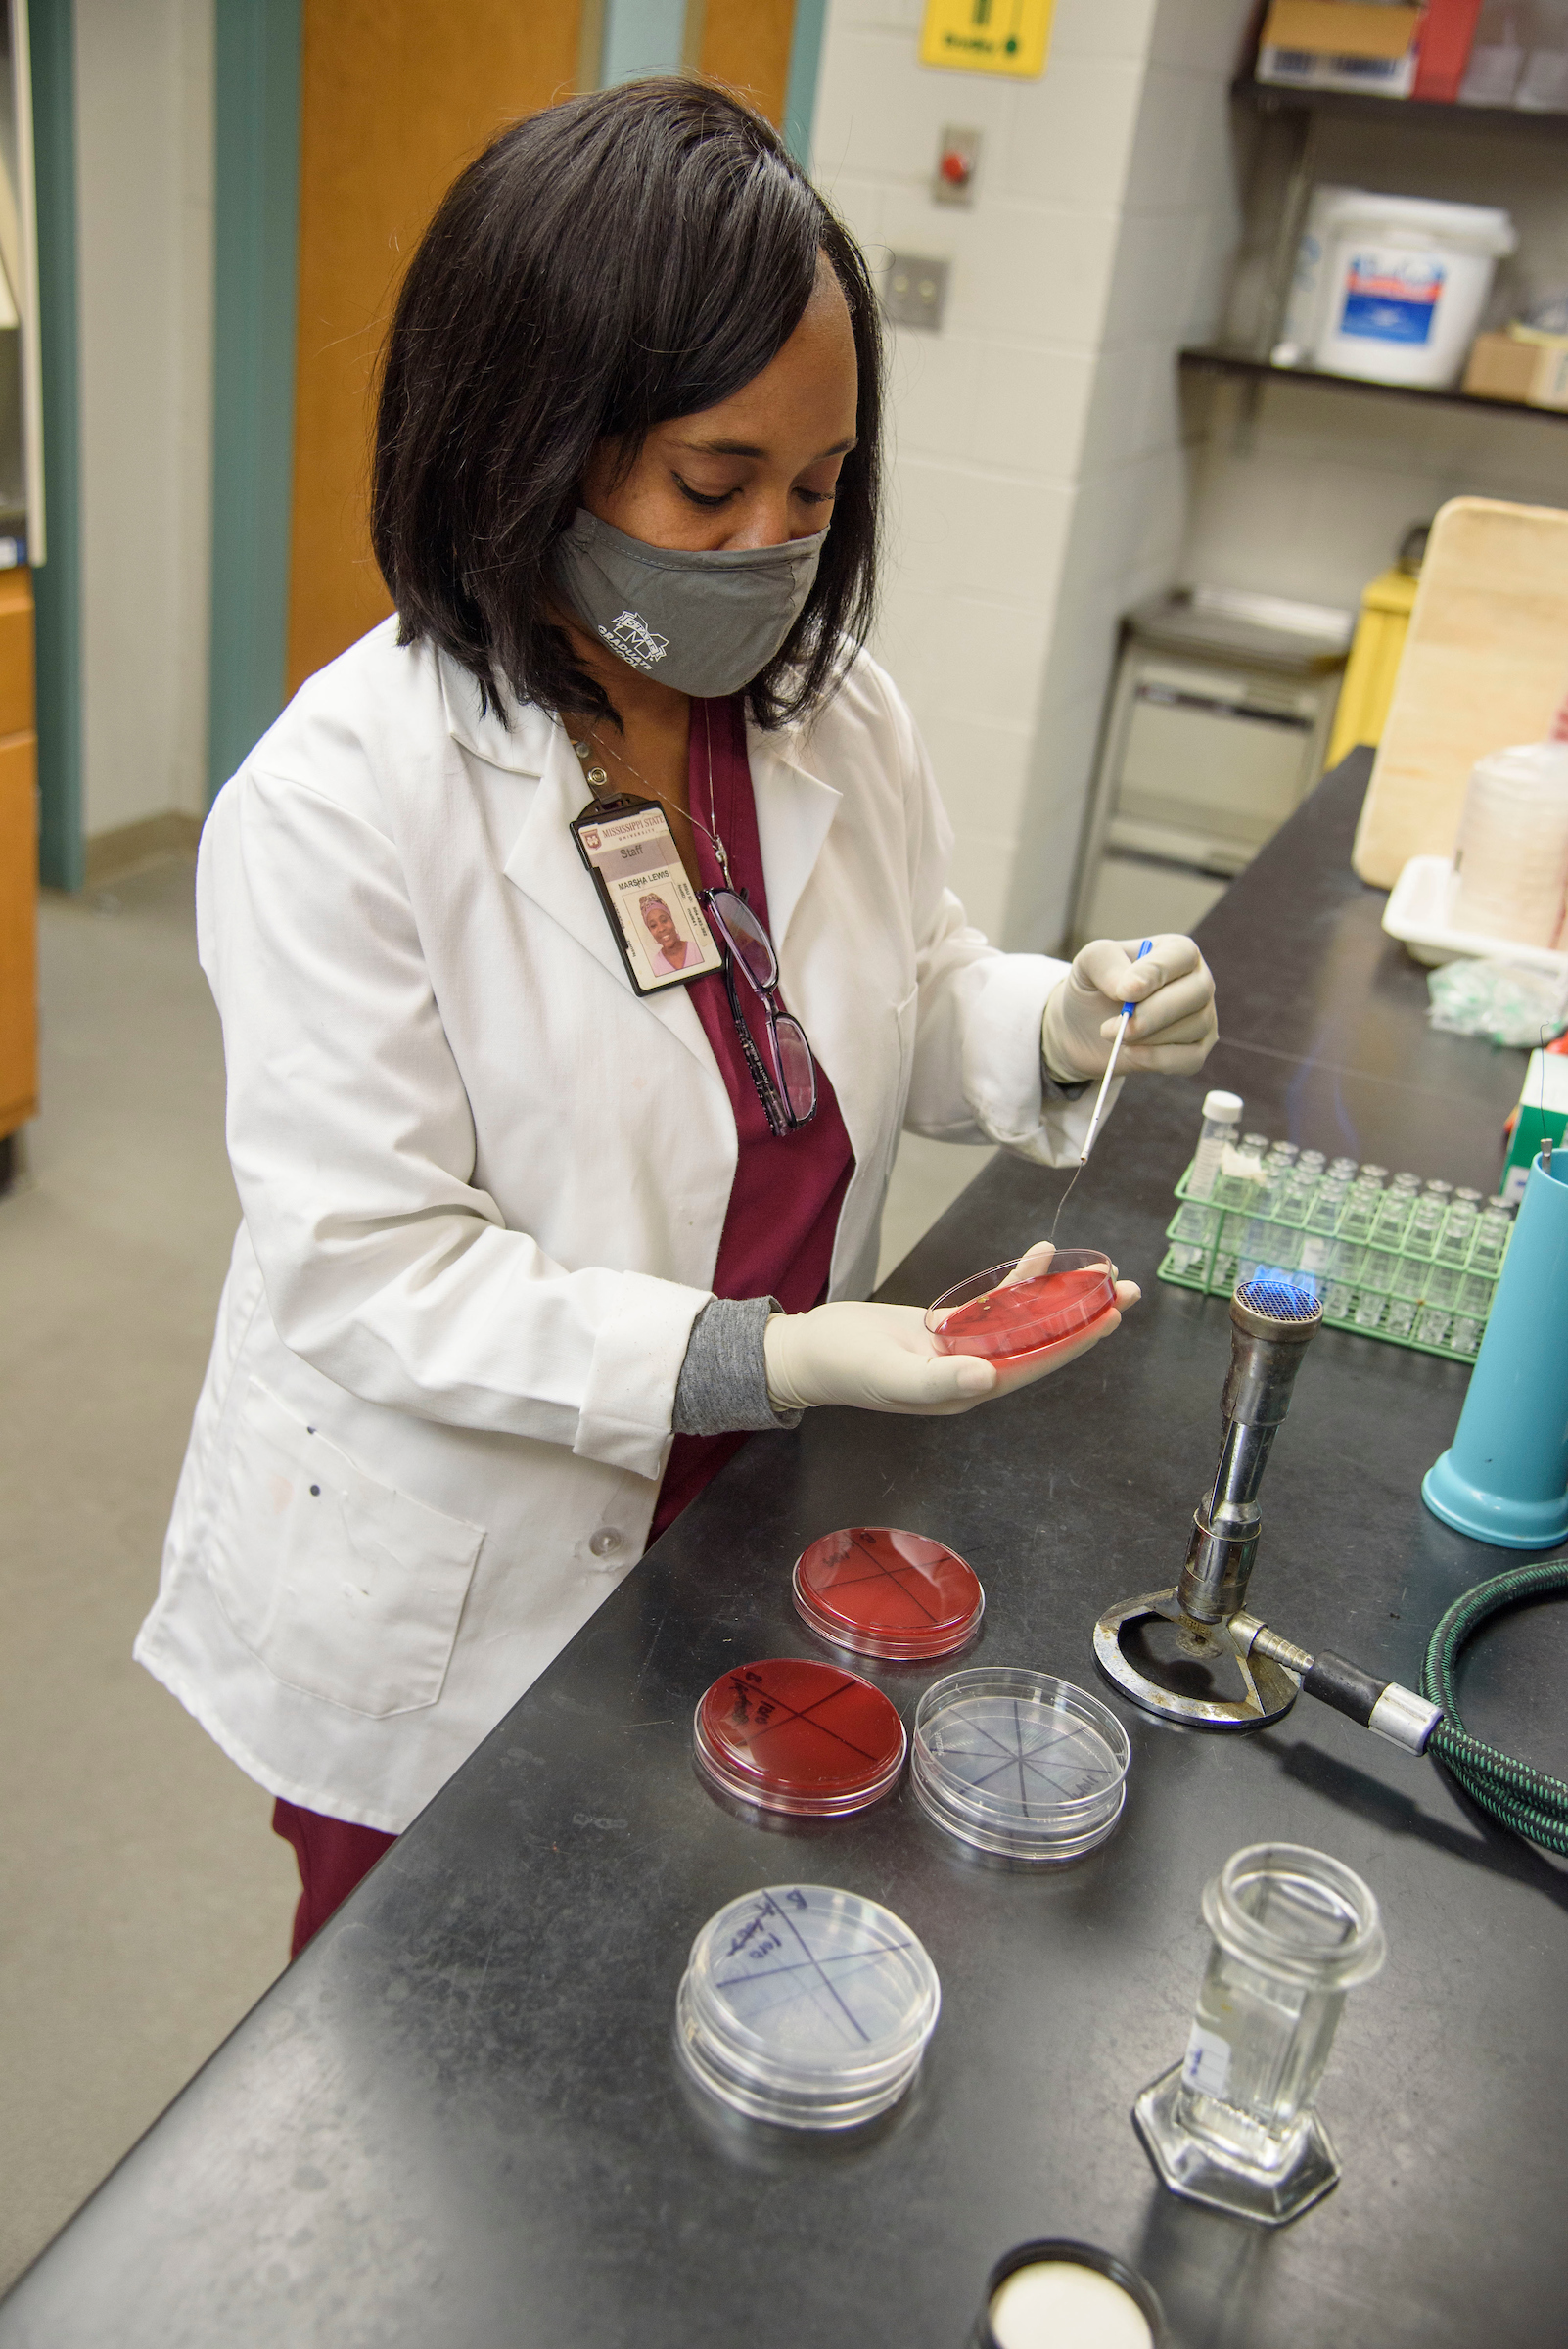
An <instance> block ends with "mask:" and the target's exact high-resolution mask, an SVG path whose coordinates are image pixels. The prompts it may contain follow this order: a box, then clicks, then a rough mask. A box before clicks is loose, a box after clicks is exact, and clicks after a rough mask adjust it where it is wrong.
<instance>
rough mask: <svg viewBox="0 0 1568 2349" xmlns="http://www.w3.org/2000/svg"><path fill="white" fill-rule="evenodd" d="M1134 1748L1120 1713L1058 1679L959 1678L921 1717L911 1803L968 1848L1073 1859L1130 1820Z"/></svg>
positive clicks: (937, 1690) (994, 1671)
mask: <svg viewBox="0 0 1568 2349" xmlns="http://www.w3.org/2000/svg"><path fill="white" fill-rule="evenodd" d="M1130 1759H1131V1748H1130V1745H1129V1743H1128V1736H1127V1731H1126V1730H1125V1729H1124V1728H1123V1727H1122V1725H1121V1723H1120V1722H1119V1721H1118V1720H1117V1718H1116V1715H1115V1714H1114V1713H1112V1712H1111V1711H1110V1710H1109V1709H1108V1708H1107V1707H1106V1706H1104V1705H1102V1704H1101V1703H1100V1701H1099V1699H1098V1697H1093V1696H1090V1695H1089V1694H1088V1692H1087V1691H1086V1689H1083V1688H1076V1687H1075V1686H1074V1685H1073V1683H1072V1681H1060V1680H1058V1679H1057V1678H1056V1677H1055V1675H1054V1674H1053V1673H1048V1672H1029V1671H1024V1670H1021V1669H1017V1668H1014V1667H1009V1666H1001V1665H991V1666H983V1667H980V1668H978V1669H976V1670H975V1671H972V1672H951V1673H948V1674H947V1676H946V1678H945V1680H941V1681H937V1682H936V1684H935V1685H934V1686H933V1687H931V1688H928V1689H927V1690H926V1693H925V1694H924V1696H923V1697H922V1698H921V1699H920V1703H919V1706H918V1708H917V1710H916V1713H915V1721H914V1734H913V1737H912V1739H911V1743H910V1763H909V1778H910V1783H911V1785H912V1786H913V1788H914V1793H915V1799H916V1801H917V1802H918V1803H919V1805H920V1807H921V1809H922V1810H923V1811H924V1812H925V1813H926V1814H927V1816H928V1818H930V1819H934V1820H935V1821H936V1823H937V1825H938V1826H940V1827H943V1828H945V1831H946V1832H947V1833H948V1834H949V1835H953V1836H956V1837H957V1839H958V1841H959V1842H960V1843H967V1844H970V1845H972V1846H973V1847H974V1849H975V1850H976V1851H981V1852H993V1853H997V1854H1000V1855H1003V1856H1005V1857H1006V1858H1008V1859H1011V1860H1025V1861H1058V1860H1077V1859H1079V1858H1080V1857H1081V1856H1082V1854H1084V1852H1090V1851H1092V1850H1093V1849H1094V1846H1095V1845H1096V1844H1098V1843H1103V1842H1104V1841H1105V1838H1106V1837H1107V1836H1108V1835H1109V1834H1110V1832H1111V1830H1112V1828H1113V1827H1114V1826H1115V1825H1116V1822H1117V1820H1118V1819H1120V1818H1121V1816H1122V1806H1123V1804H1124V1803H1125V1802H1126V1800H1127V1771H1128V1764H1129V1762H1130Z"/></svg>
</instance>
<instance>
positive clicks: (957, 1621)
mask: <svg viewBox="0 0 1568 2349" xmlns="http://www.w3.org/2000/svg"><path fill="white" fill-rule="evenodd" d="M795 1605H796V1609H797V1612H798V1613H799V1614H800V1616H801V1619H802V1621H803V1622H805V1623H807V1624H809V1626H810V1628H811V1630H812V1631H813V1632H816V1633H817V1634H818V1635H820V1636H821V1637H822V1638H824V1639H831V1640H832V1641H833V1643H834V1645H835V1646H836V1647H847V1648H849V1649H850V1650H851V1651H852V1652H853V1654H855V1655H859V1656H882V1657H886V1658H890V1659H895V1660H900V1661H908V1660H911V1659H912V1660H915V1661H918V1660H919V1659H921V1658H923V1657H927V1656H950V1655H952V1654H953V1652H954V1651H955V1650H956V1649H957V1648H960V1647H962V1646H964V1645H965V1643H966V1642H967V1641H968V1640H969V1639H971V1638H972V1637H973V1636H974V1634H975V1631H976V1629H977V1628H978V1626H979V1623H980V1618H981V1616H982V1615H983V1614H984V1613H985V1611H986V1593H985V1591H984V1590H983V1589H981V1587H980V1578H979V1576H978V1575H977V1574H976V1572H975V1570H974V1568H973V1567H972V1566H970V1565H967V1564H966V1563H965V1561H964V1560H963V1559H962V1558H961V1557H959V1556H958V1554H957V1552H956V1551H955V1550H951V1549H948V1548H947V1546H946V1545H945V1543H942V1542H932V1541H928V1540H927V1538H926V1536H925V1535H924V1534H906V1533H902V1532H900V1531H899V1528H898V1527H897V1526H891V1525H847V1526H844V1527H842V1528H841V1529H840V1530H839V1532H837V1533H833V1534H824V1535H823V1536H822V1537H821V1539H820V1541H817V1542H813V1543H811V1545H810V1547H809V1548H808V1549H806V1550H803V1551H802V1552H801V1555H800V1556H799V1558H797V1560H796V1561H795Z"/></svg>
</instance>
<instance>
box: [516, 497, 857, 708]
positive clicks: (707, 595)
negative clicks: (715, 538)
mask: <svg viewBox="0 0 1568 2349" xmlns="http://www.w3.org/2000/svg"><path fill="white" fill-rule="evenodd" d="M826 537H827V532H826V530H818V531H817V532H816V533H815V535H814V536H813V537H810V538H791V539H788V540H786V542H785V544H784V545H782V546H748V547H739V548H729V547H719V548H718V549H717V550H716V551H715V552H714V553H708V554H694V553H688V552H687V551H686V550H685V549H684V548H681V547H669V546H647V545H645V544H644V542H643V541H642V539H640V538H628V537H627V536H626V533H625V531H624V530H617V529H616V528H615V526H614V524H613V523H608V522H601V521H600V520H599V517H598V515H597V514H589V513H586V512H583V511H579V512H578V513H577V514H576V517H575V518H574V520H573V522H572V523H571V525H570V527H569V528H568V529H567V530H565V531H564V532H563V533H562V535H561V537H560V539H559V540H558V542H557V545H556V553H555V571H556V577H557V579H558V580H559V582H560V585H561V590H562V593H563V594H564V595H565V596H566V598H567V601H568V602H569V603H570V604H571V606H572V609H573V611H574V612H575V613H576V616H577V617H578V619H579V620H581V621H583V622H585V623H586V624H587V626H588V627H590V628H591V629H592V630H593V633H594V634H595V635H596V636H598V637H600V638H601V639H602V640H603V642H604V643H606V644H607V645H608V646H609V647H610V650H611V651H612V652H613V653H615V654H617V655H618V656H619V658H620V659H621V660H623V661H624V662H625V663H626V664H627V666H628V667H629V668H635V669H638V670H640V671H641V672H642V674H643V675H644V676H649V677H656V678H657V679H658V681H659V683H660V684H661V685H672V686H673V687H674V688H675V690H676V692H677V693H689V694H692V695H695V696H696V697H697V698H698V699H699V700H701V701H714V700H717V699H719V698H720V697H721V696H723V695H725V694H730V693H739V691H740V689H741V687H742V686H743V685H749V684H750V683H751V681H752V679H753V677H755V676H756V675H757V674H758V672H759V670H761V669H764V668H766V667H767V665H768V663H769V661H771V660H772V658H773V655H774V654H775V653H776V652H777V651H778V648H779V646H780V645H781V644H782V643H783V641H784V639H785V637H786V636H787V635H788V634H789V632H790V630H791V628H793V627H794V625H795V622H797V620H799V618H800V616H801V610H802V607H803V606H804V604H805V602H806V599H807V596H808V595H809V594H810V592H811V583H812V581H813V580H814V579H815V577H816V566H817V560H818V557H819V556H820V555H821V552H822V545H823V541H824V540H825V539H826Z"/></svg>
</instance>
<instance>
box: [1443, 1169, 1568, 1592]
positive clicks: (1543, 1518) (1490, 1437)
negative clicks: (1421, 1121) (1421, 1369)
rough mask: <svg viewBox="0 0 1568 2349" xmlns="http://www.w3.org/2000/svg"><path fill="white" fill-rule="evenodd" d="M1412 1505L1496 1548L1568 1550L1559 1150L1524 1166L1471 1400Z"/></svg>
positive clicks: (1565, 1190) (1564, 1189)
mask: <svg viewBox="0 0 1568 2349" xmlns="http://www.w3.org/2000/svg"><path fill="white" fill-rule="evenodd" d="M1421 1498H1422V1499H1423V1500H1424V1501H1425V1502H1426V1505H1427V1507H1428V1508H1429V1509H1430V1510H1431V1511H1432V1514H1433V1516H1434V1517H1441V1518H1442V1519H1443V1521H1444V1523H1445V1524H1446V1525H1453V1526H1457V1528H1458V1530H1459V1532H1460V1533H1461V1534H1471V1535H1473V1536H1474V1538H1475V1540H1476V1541H1478V1542H1491V1543H1494V1544H1495V1545H1496V1546H1497V1547H1498V1548H1499V1549H1551V1548H1553V1547H1554V1546H1555V1545H1556V1543H1559V1542H1563V1541H1568V1150H1557V1151H1553V1153H1552V1161H1551V1172H1550V1173H1549V1174H1548V1173H1547V1172H1546V1170H1545V1167H1544V1166H1543V1165H1542V1163H1541V1160H1540V1159H1539V1158H1537V1160H1536V1161H1535V1164H1534V1165H1533V1166H1532V1167H1531V1170H1530V1175H1529V1179H1528V1181H1527V1182H1526V1184H1525V1194H1524V1198H1523V1201H1522V1202H1521V1204H1520V1208H1519V1218H1518V1221H1517V1222H1516V1223H1515V1225H1514V1231H1513V1238H1512V1240H1511V1241H1510V1242H1509V1244H1508V1253H1507V1256H1506V1257H1505V1258H1504V1260H1503V1266H1502V1277H1501V1278H1500V1280H1499V1282H1498V1293H1497V1296H1496V1297H1495V1298H1494V1300H1493V1305H1492V1313H1491V1317H1490V1318H1489V1320H1488V1322H1487V1328H1486V1335H1485V1337H1484V1338H1483V1339H1482V1341H1481V1352H1480V1354H1479V1355H1478V1356H1477V1357H1476V1365H1475V1368H1474V1370H1473V1371H1472V1372H1471V1374H1470V1391H1469V1393H1468V1394H1467V1395H1466V1396H1465V1399H1464V1408H1463V1410H1462V1411H1461V1412H1460V1413H1459V1424H1458V1427H1457V1429H1456V1430H1455V1431H1454V1437H1453V1444H1452V1445H1451V1446H1450V1447H1449V1450H1448V1451H1446V1452H1445V1453H1444V1454H1443V1456H1442V1458H1441V1459H1439V1460H1436V1461H1434V1462H1433V1464H1432V1466H1431V1467H1430V1468H1429V1469H1428V1470H1427V1472H1426V1480H1425V1482H1424V1483H1423V1485H1422V1487H1421Z"/></svg>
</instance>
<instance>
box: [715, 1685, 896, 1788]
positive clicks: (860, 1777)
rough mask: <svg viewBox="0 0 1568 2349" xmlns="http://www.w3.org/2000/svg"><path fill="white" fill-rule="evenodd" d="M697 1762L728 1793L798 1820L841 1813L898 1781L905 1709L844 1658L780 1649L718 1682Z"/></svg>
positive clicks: (716, 1784)
mask: <svg viewBox="0 0 1568 2349" xmlns="http://www.w3.org/2000/svg"><path fill="white" fill-rule="evenodd" d="M695 1742H696V1754H697V1766H698V1769H699V1771H700V1772H701V1773H702V1774H703V1775H704V1776H705V1777H706V1778H708V1780H709V1781H710V1782H711V1783H712V1784H713V1785H715V1786H716V1787H717V1788H718V1789H719V1790H720V1792H721V1793H724V1794H727V1795H730V1796H732V1797H733V1798H734V1799H735V1800H736V1801H737V1802H742V1803H751V1804H755V1805H756V1807H757V1808H758V1809H759V1810H761V1811H779V1812H783V1813H785V1814H787V1815H788V1816H790V1817H793V1818H797V1819H842V1818H843V1817H845V1816H846V1815H847V1814H848V1813H850V1812H852V1811H863V1810H865V1809H866V1808H867V1806H868V1805H869V1804H871V1803H874V1802H877V1801H879V1800H880V1798H881V1797H882V1796H883V1795H884V1794H886V1793H887V1791H888V1789H889V1788H890V1787H891V1786H894V1785H896V1784H897V1783H898V1779H899V1772H900V1771H901V1770H902V1768H903V1758H904V1754H905V1752H906V1750H907V1743H908V1741H907V1739H906V1738H905V1736H904V1730H903V1723H902V1722H901V1721H900V1720H899V1714H898V1708H897V1707H896V1706H894V1705H891V1704H890V1703H889V1702H888V1699H887V1698H886V1697H885V1696H884V1695H883V1694H882V1691H881V1689H880V1688H873V1687H872V1685H871V1683H870V1681H862V1680H861V1679H860V1678H859V1676H858V1675H857V1674H855V1673H853V1672H846V1671H845V1670H844V1669H843V1668H842V1666H840V1665H836V1664H818V1663H814V1662H812V1661H811V1660H810V1659H808V1658H802V1657H798V1656H773V1657H769V1658H767V1659H766V1660H765V1661H764V1662H762V1663H760V1664H740V1665H737V1666H736V1668H735V1670H734V1671H733V1672H726V1673H725V1674H724V1675H723V1677H722V1679H720V1680H716V1681H715V1682H714V1684H713V1686H712V1687H711V1688H710V1689H709V1690H708V1692H707V1694H706V1695H705V1696H704V1697H703V1699H702V1702H701V1703H700V1704H699V1705H698V1707H697V1719H696V1725H695Z"/></svg>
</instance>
